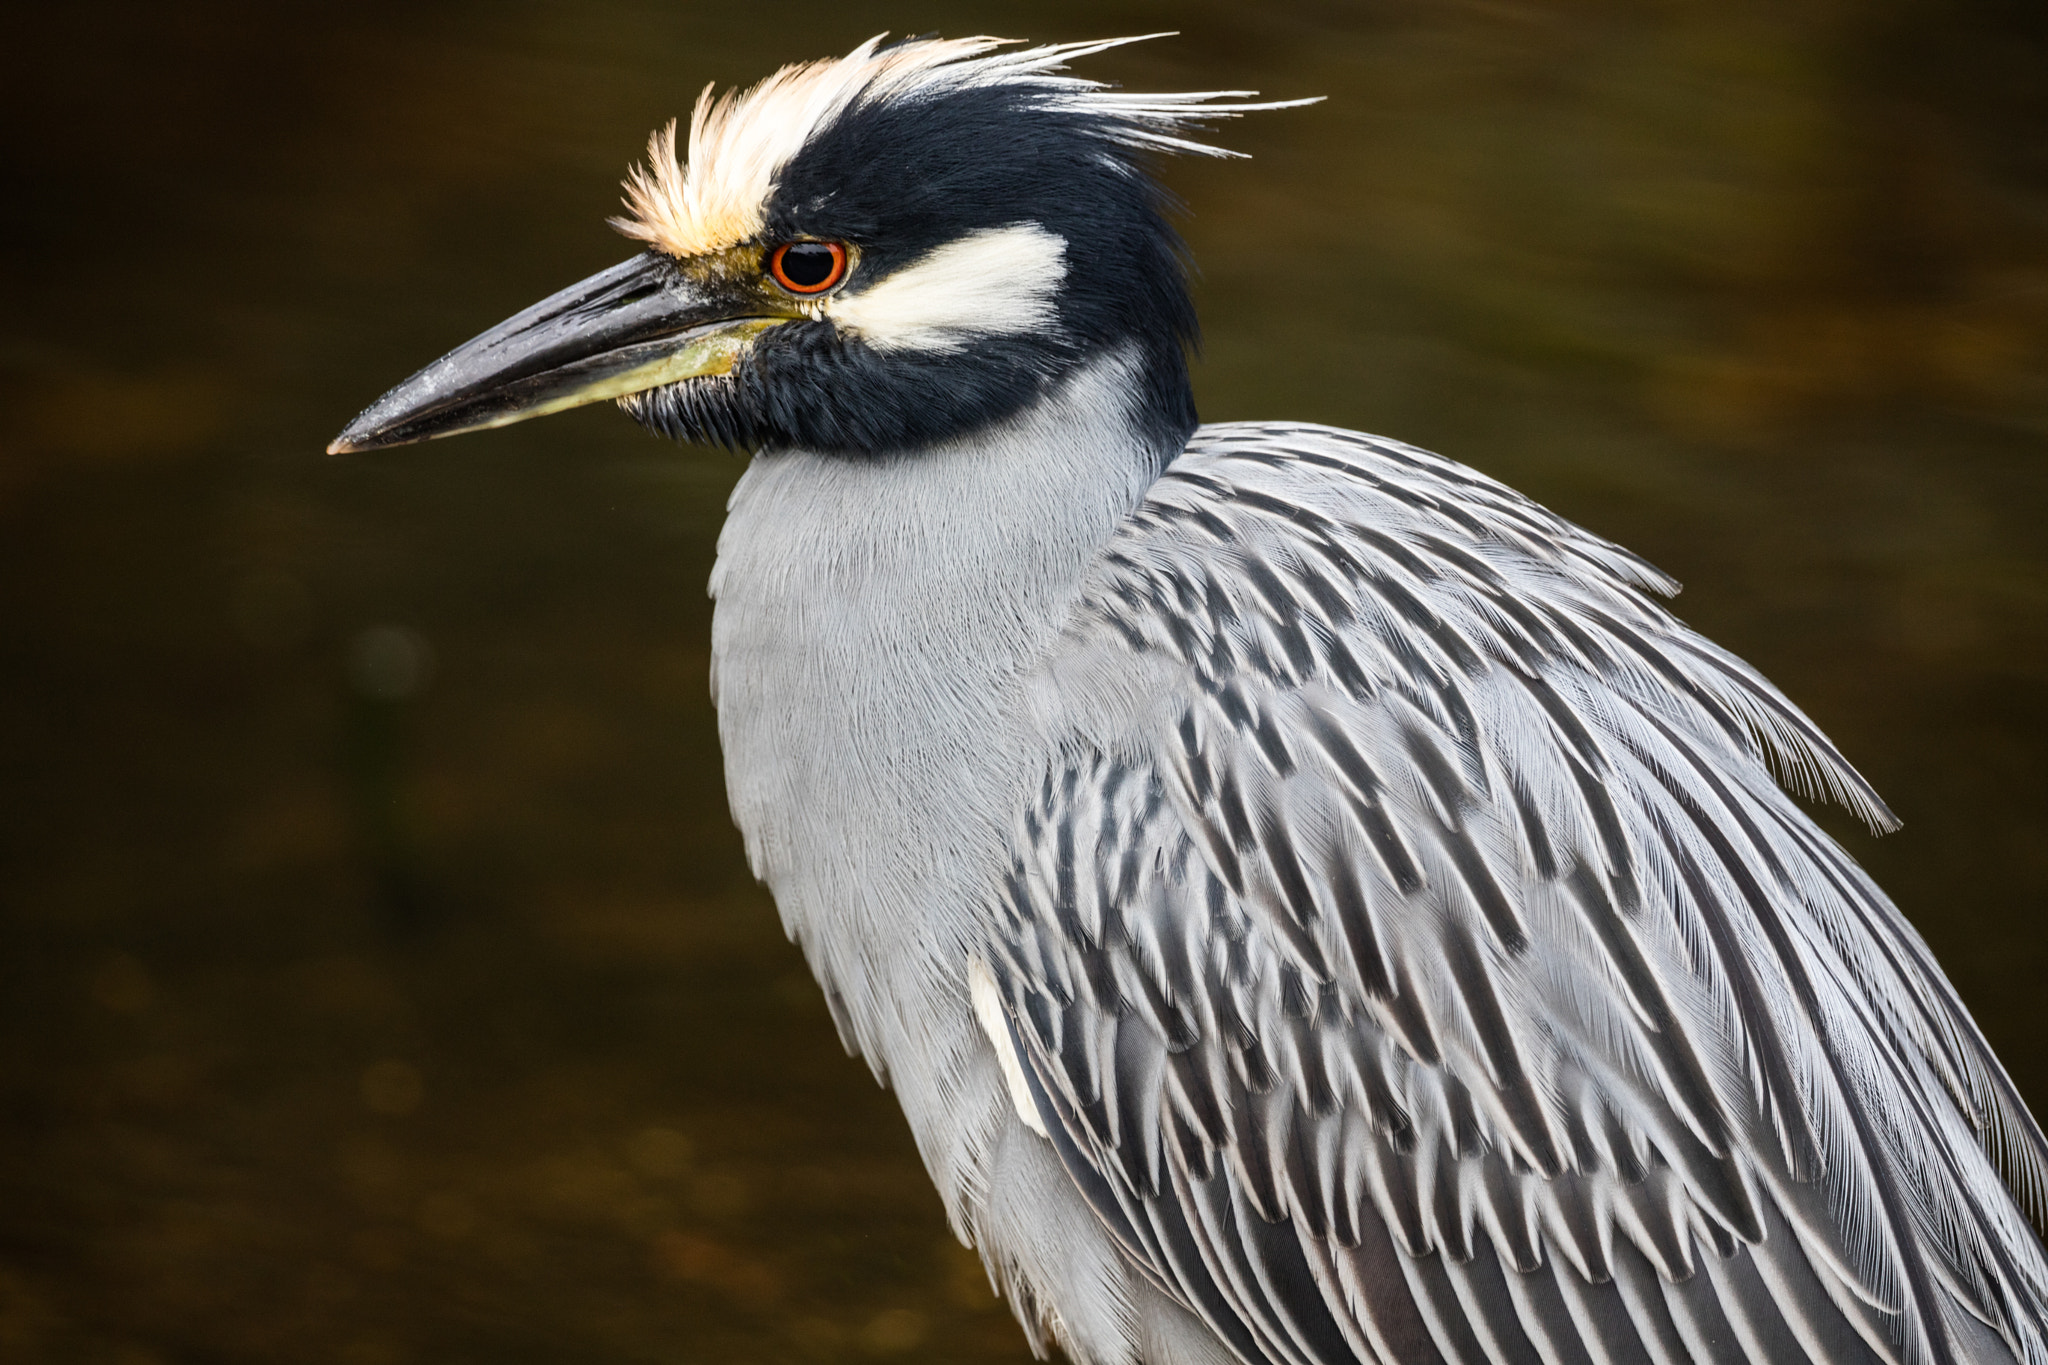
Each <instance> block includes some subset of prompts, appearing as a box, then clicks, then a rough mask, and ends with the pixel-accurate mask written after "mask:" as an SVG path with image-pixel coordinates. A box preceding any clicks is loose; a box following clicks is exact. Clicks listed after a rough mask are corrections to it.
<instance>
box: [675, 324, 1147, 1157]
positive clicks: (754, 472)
mask: <svg viewBox="0 0 2048 1365" xmlns="http://www.w3.org/2000/svg"><path fill="white" fill-rule="evenodd" d="M1131 368H1132V367H1131V365H1130V363H1129V362H1128V361H1123V360H1116V359H1112V360H1108V361H1104V362H1099V363H1097V364H1095V365H1093V366H1091V367H1088V368H1085V369H1083V370H1081V371H1079V372H1077V373H1076V374H1075V375H1074V376H1073V377H1072V378H1071V379H1069V380H1067V381H1066V382H1065V383H1063V384H1062V385H1061V386H1060V387H1059V388H1058V389H1056V390H1054V391H1053V392H1052V393H1050V394H1049V395H1048V396H1047V398H1046V399H1045V400H1043V401H1042V402H1041V403H1039V404H1038V405H1036V406H1035V407H1034V408H1032V409H1030V410H1027V411H1026V412H1024V413H1022V414H1020V415H1018V416H1017V417H1016V418H1014V419H1012V420H1010V421H1008V422H1006V423H1003V424H1000V425H998V426H996V427H993V428H990V429H989V430H987V431H985V432H982V433H979V434H978V435H976V436H975V437H973V438H971V439H967V440H962V441H959V442H957V443H953V444H948V445H944V446H940V447H937V448H934V449H931V450H927V451H923V452H920V453H918V454H915V455H906V456H902V457H898V458H893V459H882V460H870V459H852V458H847V457H838V456H822V455H816V454H811V453H807V452H804V451H783V452H777V453H773V454H766V455H762V456H759V457H757V458H756V459H755V460H754V462H753V463H752V465H751V466H750V467H749V468H748V470H747V472H746V473H745V475H744V476H742V478H741V480H740V482H739V485H738V486H737V487H736V488H735V489H734V491H733V495H732V500H731V503H730V509H729V515H728V518H727V521H726V525H725V529H724V531H723V533H722V534H721V535H720V537H719V547H718V567H717V569H716V571H715V572H714V574H713V578H712V594H713V596H714V597H715V598H716V599H717V610H716V615H715V618H714V624H713V630H712V668H713V691H714V695H715V697H716V700H717V704H718V713H719V729H720V734H721V738H722V739H723V742H724V747H725V760H726V777H727V788H728V791H729V794H730V796H731V800H732V809H733V816H734V819H735V821H736V822H737V823H738V825H739V827H740V829H741V831H742V833H743V834H744V835H745V836H746V843H747V851H748V855H749V858H750V860H751V861H752V864H753V868H754V871H755V873H756V875H757V876H759V877H761V879H762V880H763V881H765V882H766V883H767V884H768V886H769V887H770V889H771V890H772V891H773V892H774V893H775V898H776V903H777V905H778V907H779V908H780V911H781V914H782V917H783V921H784V924H785V926H786V927H787V928H788V930H789V932H790V934H791V935H792V937H795V938H797V939H798V940H799V941H800V942H801V943H802V944H803V945H804V948H805V951H806V952H807V954H808V955H809V956H810V958H811V962H812V965H813V967H814V968H815V969H816V970H817V972H818V974H819V977H820V979H821V980H822V981H824V983H825V984H826V987H827V990H828V992H831V993H836V995H837V997H838V998H837V1000H836V1001H835V1010H836V1013H837V1014H838V1016H839V1019H840V1025H841V1028H842V1031H843V1032H844V1033H845V1034H846V1040H847V1042H848V1044H849V1045H850V1046H857V1047H858V1048H859V1050H860V1051H861V1052H863V1053H864V1054H865V1055H867V1056H868V1058H869V1059H870V1060H871V1061H872V1062H874V1063H875V1064H876V1065H877V1067H878V1069H886V1070H888V1071H891V1072H893V1073H894V1075H895V1076H896V1078H897V1082H898V1088H899V1090H900V1089H902V1088H903V1086H904V1085H905V1084H908V1083H910V1082H909V1081H908V1079H907V1075H914V1074H916V1073H915V1072H909V1073H906V1070H905V1069H904V1068H902V1067H900V1066H896V1065H892V1058H894V1057H896V1056H898V1055H900V1053H901V1050H902V1049H903V1048H905V1047H920V1048H928V1047H930V1046H932V1045H933V1040H934V1039H935V1038H937V1037H939V1036H940V1035H942V1034H945V1033H947V1032H948V1031H949V1030H951V1029H952V1028H953V1027H954V1023H953V1021H947V1020H938V1019H934V1018H925V1017H922V1016H921V1015H920V1014H919V1013H918V1012H919V1011H920V1010H923V1009H925V1008H927V1006H930V1007H934V1008H935V1007H936V1006H937V1005H938V1004H941V1003H945V1002H949V1001H951V1000H952V999H953V998H954V997H955V996H956V995H958V994H959V993H960V992H961V991H964V988H965V983H964V976H963V975H962V973H963V971H964V961H963V958H962V956H961V955H962V953H963V951H964V948H963V945H964V944H965V943H967V942H969V941H970V940H971V938H972V927H973V921H972V917H973V915H974V913H975V911H976V910H977V909H978V906H979V903H980V901H979V898H980V897H981V895H982V893H983V890H984V885H983V883H984V881H985V880H986V879H987V878H988V877H989V876H990V875H991V872H992V870H993V869H999V868H1001V867H1003V866H1005V865H1007V858H1006V856H1004V854H1003V849H1004V848H1005V847H1006V846H1007V839H1008V837H1009V834H1010V826H1011V822H1012V821H1013V820H1014V818H1015V814H1016V812H1017V810H1019V809H1020V808H1021V800H1022V797H1021V795H1020V793H1023V792H1027V791H1028V790H1029V789H1030V787H1031V785H1032V784H1034V783H1035V782H1036V781H1037V780H1038V776H1039V775H1038V774H1037V773H1036V772H1031V771H1026V769H1027V766H1028V764H1027V754H1028V753H1029V746H1028V745H1027V744H1026V743H1024V735H1023V730H1022V726H1023V725H1024V717H1023V715H1022V710H1023V707H1022V701H1021V698H1022V692H1023V685H1024V679H1025V676H1026V674H1027V673H1028V671H1029V670H1030V669H1031V668H1032V667H1033V666H1034V665H1035V664H1036V663H1037V662H1038V661H1040V660H1041V659H1043V658H1044V657H1045V655H1046V653H1047V652H1048V651H1049V650H1050V649H1051V648H1052V645H1053V642H1054V640H1055V639H1056V637H1057V635H1058V632H1059V630H1060V627H1061V624H1062V622H1063V620H1064V618H1065V615H1066V613H1067V611H1068V608H1069V606H1070V605H1071V603H1072V601H1073V598H1074V595H1075V593H1076V591H1077V589H1078V585H1079V583H1080V581H1081V578H1082V575H1083V573H1084V572H1085V571H1086V569H1087V568H1088V566H1089V565H1090V564H1091V563H1092V562H1093V561H1094V559H1095V558H1096V556H1097V555H1098V554H1099V552H1100V550H1101V548H1102V546H1103V545H1104V544H1105V543H1106V542H1107V541H1108V540H1109V538H1110V537H1111V535H1112V534H1113V533H1114V532H1115V530H1116V528H1117V527H1118V525H1119V524H1121V523H1122V521H1123V520H1124V519H1125V517H1126V516H1128V515H1129V513H1130V511H1131V510H1132V509H1133V508H1134V507H1135V506H1136V505H1137V504H1138V502H1139V500H1140V499H1141V498H1142V497H1143V496H1144V493H1145V490H1146V488H1147V487H1149V486H1150V484H1151V482H1152V480H1153V479H1154V478H1155V477H1156V476H1157V471H1158V470H1159V468H1160V467H1161V466H1162V465H1163V464H1164V463H1165V457H1164V456H1162V454H1161V453H1160V452H1159V451H1158V450H1157V449H1156V446H1157V444H1158V442H1157V440H1156V438H1154V439H1150V440H1148V439H1147V437H1146V436H1145V434H1144V431H1143V424H1142V423H1141V422H1139V421H1137V420H1135V419H1134V417H1133V414H1132V411H1131V402H1130V395H1131V393H1132V392H1133V391H1134V389H1133V384H1132V375H1131ZM1175 453H1177V452H1175ZM1040 758H1041V761H1042V755H1041V756H1040ZM922 975H937V976H939V977H943V978H944V980H943V981H940V982H936V983H934V982H930V981H919V980H917V979H916V978H918V977H919V976H922ZM958 1014H959V1018H960V1020H965V1019H967V1018H968V1015H967V1013H966V1011H965V1010H964V1008H963V1009H961V1010H960V1011H958ZM963 1045H964V1044H963ZM921 1060H923V1061H926V1062H927V1063H928V1060H929V1059H921ZM938 1070H939V1071H940V1072H943V1070H944V1068H943V1067H940V1068H938ZM914 1100H915V1097H914V1096H912V1095H910V1094H905V1095H904V1103H905V1107H906V1109H915V1107H916V1105H915V1103H914ZM912 1117H913V1125H915V1124H916V1121H917V1120H916V1114H915V1113H913V1116H912ZM931 1155H932V1154H931V1153H929V1152H928V1156H931Z"/></svg>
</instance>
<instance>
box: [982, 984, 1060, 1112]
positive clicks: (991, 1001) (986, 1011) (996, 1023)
mask: <svg viewBox="0 0 2048 1365" xmlns="http://www.w3.org/2000/svg"><path fill="white" fill-rule="evenodd" d="M967 994H968V996H969V998H970V999H972V1000H973V1001H974V1017H975V1018H976V1019H979V1020H980V1021H981V1031H982V1032H983V1033H986V1034H987V1035H988V1040H989V1042H990V1043H992V1044H994V1045H995V1049H996V1060H997V1061H999V1062H1001V1063H1002V1064H1003V1079H1004V1080H1006V1081H1008V1082H1009V1083H1010V1103H1011V1104H1014V1105H1016V1106H1017V1117H1018V1118H1020V1119H1022V1120H1024V1126H1025V1127H1026V1128H1029V1129H1030V1130H1031V1131H1032V1132H1034V1133H1036V1134H1038V1135H1039V1136H1040V1137H1046V1136H1047V1133H1046V1131H1045V1124H1044V1122H1043V1121H1042V1120H1040V1118H1039V1117H1038V1102H1037V1101H1036V1100H1034V1099H1032V1098H1031V1087H1030V1086H1029V1085H1026V1084H1025V1082H1024V1065H1023V1062H1022V1061H1021V1060H1020V1059H1019V1058H1018V1056H1017V1048H1016V1044H1015V1043H1013V1042H1012V1041H1011V1038H1010V1019H1009V1016H1008V1015H1007V1014H1005V1013H1004V1012H1003V997H1002V996H1001V994H999V993H998V992H997V990H996V979H995V977H994V976H993V975H992V974H991V973H990V972H989V969H988V964H987V963H986V962H983V961H982V960H981V959H980V958H978V957H971V958H969V959H967Z"/></svg>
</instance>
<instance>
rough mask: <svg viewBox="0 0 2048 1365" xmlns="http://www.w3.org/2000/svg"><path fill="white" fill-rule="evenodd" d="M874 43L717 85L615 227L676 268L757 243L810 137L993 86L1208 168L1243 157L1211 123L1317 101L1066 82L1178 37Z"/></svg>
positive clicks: (668, 132) (639, 170)
mask: <svg viewBox="0 0 2048 1365" xmlns="http://www.w3.org/2000/svg"><path fill="white" fill-rule="evenodd" d="M885 36H886V35H883V34H876V35H875V36H874V37H872V38H870V39H868V40H867V41H866V42H864V43H862V44H861V45H860V46H858V47H856V48H855V49H854V50H853V51H851V52H849V53H847V54H846V55H845V56H844V57H838V58H828V59H826V60H823V61H816V62H806V63H803V64H800V65H795V66H785V67H783V68H782V69H781V70H780V71H777V72H776V73H775V74H774V75H772V76H770V77H768V78H767V79H766V80H764V81H762V82H761V83H760V84H758V85H756V86H753V87H752V88H751V89H748V90H744V91H740V90H728V91H727V92H726V93H724V94H723V95H719V96H717V97H716V98H714V97H713V94H712V90H713V87H711V86H709V85H707V86H705V87H704V91H703V93H702V94H700V95H699V96H698V97H697V105H696V108H695V109H694V110H693V111H692V112H691V115H690V138H689V145H688V149H687V154H686V155H679V154H678V151H677V147H676V124H675V123H674V122H673V121H671V122H670V123H669V124H668V126H667V127H665V128H661V129H659V130H657V131H656V132H655V133H654V135H653V136H652V137H651V138H649V139H648V142H647V164H646V165H645V166H635V167H633V169H632V170H631V171H630V172H629V173H628V174H627V176H626V181H625V204H626V209H627V213H626V215H625V216H624V217H620V218H614V219H612V220H611V223H612V226H613V227H615V228H617V229H618V230H619V231H620V232H622V233H624V234H625V235H626V236H628V237H632V238H635V239H637V240H639V241H643V242H646V243H648V244H649V245H650V246H653V247H655V248H657V249H658V250H661V251H666V252H668V253H669V254H670V255H673V256H696V255H702V254H704V253H706V252H712V251H721V250H724V249H725V248H727V247H731V246H737V245H738V244H739V243H741V242H744V241H747V240H749V239H750V238H752V237H754V236H756V235H757V234H759V233H760V232H761V230H762V228H763V226H764V218H763V214H764V211H765V208H766V205H767V202H768V199H769V196H770V195H771V194H773V192H774V189H775V180H776V176H777V175H778V174H780V172H781V170H782V168H783V167H784V166H786V165H788V164H789V162H790V160H791V158H793V157H795V156H796V154H797V153H798V152H799V151H801V150H802V149H803V146H804V144H805V143H806V142H808V141H809V140H810V138H811V136H812V135H813V134H814V133H815V132H816V131H817V130H818V129H820V128H822V127H824V126H825V125H826V124H827V123H829V122H830V121H831V120H832V119H833V118H835V117H837V116H838V115H839V114H841V113H844V112H845V111H846V110H848V109H851V108H853V107H855V106H858V105H865V104H875V103H880V102H882V101H886V100H899V99H900V100H912V99H918V98H922V97H928V96H934V95H943V94H946V93H948V92H950V91H956V90H966V89H973V88H977V87H986V86H993V85H1008V86H1014V87H1016V88H1017V89H1019V90H1021V91H1025V92H1028V93H1029V94H1030V95H1031V97H1032V98H1033V101H1034V102H1036V103H1040V104H1042V105H1043V106H1044V107H1046V108H1052V109H1061V110H1067V111H1078V112H1086V113H1090V114H1093V115H1095V116H1097V117H1099V118H1100V119H1101V120H1102V124H1103V135H1104V136H1105V137H1106V138H1108V139H1109V140H1110V141H1113V142H1116V143H1120V144H1122V145H1124V146H1127V147H1133V148H1143V149H1148V150H1152V151H1161V152H1192V153H1196V154H1199V155H1204V156H1234V155H1237V153H1233V152H1229V151H1226V150H1224V149H1222V148H1219V147H1211V146H1209V145H1207V144H1206V143H1202V142H1197V141H1194V140H1193V139H1191V138H1189V137H1187V136H1184V134H1185V133H1186V132H1187V131H1188V130H1189V129H1190V128H1191V127H1192V126H1193V125H1195V124H1196V123H1197V122H1198V121H1199V120H1201V119H1203V118H1218V117H1225V118H1227V117H1233V116H1235V115H1237V114H1241V113H1244V112H1246V111H1247V110H1260V109H1287V108H1292V107H1294V106H1296V105H1301V104H1313V103H1315V101H1314V100H1281V101H1276V102H1271V103H1266V104H1215V103H1212V102H1211V101H1215V100H1241V99H1247V98H1249V97H1251V96H1253V95H1256V94H1257V93H1258V92H1257V91H1255V90H1208V91H1199V92H1190V93H1185V94H1163V95H1136V94H1126V93H1123V92H1122V91H1118V90H1114V89H1112V88H1111V87H1110V86H1108V85H1105V84H1103V83H1102V82H1100V81H1091V80H1084V79H1082V78H1081V77H1078V76H1066V75H1060V74H1058V73H1059V72H1061V71H1062V70H1064V69H1065V65H1066V63H1067V62H1068V61H1069V60H1070V59H1073V58H1076V57H1090V56H1093V55H1094V54H1096V53H1098V52H1103V51H1106V50H1107V49H1109V48H1113V47H1121V46H1123V45H1124V44H1126V43H1136V42H1143V41H1145V40H1146V39H1148V38H1162V37H1167V36H1170V35H1167V34H1162V33H1147V34H1141V35H1138V36H1136V37H1130V38H1104V39H1096V40H1092V41H1088V42H1079V43H1051V44H1047V45H1045V46H1043V47H1031V48H1024V49H1022V50H1020V51H1014V52H1003V51H999V49H1002V48H1006V47H1012V46H1014V45H1015V43H1016V42H1017V40H1016V39H1013V38H988V37H980V38H953V39H940V38H915V39H910V40H908V41H905V42H900V43H893V44H890V45H889V46H887V47H884V46H883V45H882V40H883V38H884V37H885Z"/></svg>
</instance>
